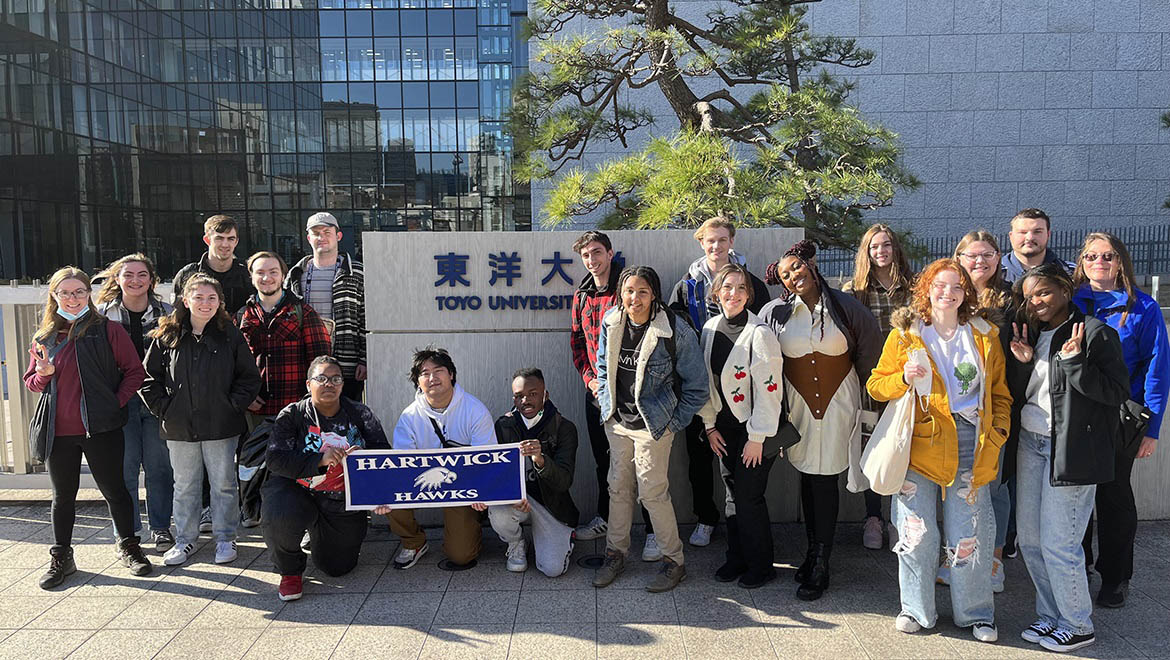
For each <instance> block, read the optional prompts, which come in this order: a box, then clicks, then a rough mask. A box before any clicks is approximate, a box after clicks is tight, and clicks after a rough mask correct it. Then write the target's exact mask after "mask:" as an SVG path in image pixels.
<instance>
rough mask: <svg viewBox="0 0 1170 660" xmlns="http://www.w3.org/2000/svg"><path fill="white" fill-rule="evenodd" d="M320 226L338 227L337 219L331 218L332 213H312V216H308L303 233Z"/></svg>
mask: <svg viewBox="0 0 1170 660" xmlns="http://www.w3.org/2000/svg"><path fill="white" fill-rule="evenodd" d="M322 225H325V226H327V227H339V226H340V225H338V224H337V218H335V217H333V214H332V213H325V212H324V211H322V212H321V213H314V214H313V215H311V216H309V220H308V221H307V222H306V223H305V231H308V230H310V229H312V228H313V227H320V226H322Z"/></svg>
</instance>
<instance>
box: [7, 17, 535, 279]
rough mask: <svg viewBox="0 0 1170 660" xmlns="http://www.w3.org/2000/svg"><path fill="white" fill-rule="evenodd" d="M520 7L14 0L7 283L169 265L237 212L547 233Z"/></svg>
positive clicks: (291, 243)
mask: <svg viewBox="0 0 1170 660" xmlns="http://www.w3.org/2000/svg"><path fill="white" fill-rule="evenodd" d="M526 9H527V4H526V2H525V1H524V0H0V11H2V13H0V277H2V278H4V279H12V278H20V277H30V278H40V279H44V278H45V276H46V275H47V274H49V273H50V272H52V270H53V269H55V268H56V267H58V266H60V265H62V264H67V263H72V264H76V265H79V266H81V267H83V268H85V269H86V270H90V271H93V270H95V269H96V268H98V267H100V266H101V265H102V264H105V263H108V262H109V261H111V260H113V259H115V258H117V257H118V256H120V255H122V254H125V253H127V252H132V251H135V250H143V251H145V252H146V253H147V254H148V255H150V256H152V257H154V258H155V259H156V260H157V262H158V265H159V269H160V271H161V273H162V274H163V275H164V276H168V275H170V274H171V273H173V272H174V271H175V270H176V269H178V268H179V267H180V266H182V265H183V264H184V263H187V262H189V261H192V260H193V259H195V258H196V257H197V256H198V254H199V253H200V252H201V251H202V249H203V245H202V243H201V241H200V240H199V236H200V235H201V233H202V221H203V219H205V218H206V217H207V216H208V215H211V214H214V213H228V214H230V215H232V216H234V217H235V218H236V219H237V220H238V221H239V222H240V223H241V225H242V228H243V229H242V236H241V249H240V250H239V252H238V254H240V255H246V254H247V253H250V252H251V251H253V250H258V249H276V250H277V251H278V252H280V253H281V254H282V255H284V256H285V257H286V258H292V257H295V256H297V255H299V254H302V253H304V252H305V249H306V247H307V246H306V243H305V239H304V220H305V218H307V217H308V216H309V215H311V214H312V213H315V212H317V211H320V210H329V211H330V212H332V213H333V214H334V215H336V216H337V217H338V219H339V220H340V222H341V225H342V230H343V232H344V233H345V239H344V241H343V243H344V245H343V247H345V248H346V249H349V250H351V251H352V250H360V233H361V231H362V230H402V231H406V230H424V231H426V230H432V231H447V230H517V229H529V228H530V227H531V202H530V196H529V193H528V189H527V187H526V186H523V185H520V184H517V183H515V182H514V181H513V176H512V159H511V140H510V138H509V136H508V135H507V132H506V126H505V122H504V119H505V113H506V111H507V109H508V106H509V104H510V99H511V90H512V83H513V81H514V80H515V79H516V77H517V76H518V75H520V74H521V73H523V72H524V70H525V69H526V68H527V62H528V53H527V47H526V45H525V44H524V43H523V42H522V41H520V40H519V39H518V35H519V34H520V30H521V22H522V21H523V19H524V16H525V12H526Z"/></svg>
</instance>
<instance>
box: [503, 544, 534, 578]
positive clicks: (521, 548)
mask: <svg viewBox="0 0 1170 660" xmlns="http://www.w3.org/2000/svg"><path fill="white" fill-rule="evenodd" d="M505 554H506V556H507V557H508V570H509V571H511V572H513V573H523V572H524V571H526V570H528V544H527V543H525V542H524V539H520V540H519V541H516V542H515V543H509V544H508V551H507V552H506V553H505Z"/></svg>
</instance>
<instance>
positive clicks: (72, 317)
mask: <svg viewBox="0 0 1170 660" xmlns="http://www.w3.org/2000/svg"><path fill="white" fill-rule="evenodd" d="M88 313H89V305H86V306H85V307H82V308H81V311H80V312H78V313H76V314H70V313H69V312H67V311H65V310H64V309H63V308H61V307H58V308H57V315H58V316H60V317H61V318H63V319H65V320H66V321H69V322H73V321H76V320H77V319H79V318H81V317H83V316H85V315H86V314H88Z"/></svg>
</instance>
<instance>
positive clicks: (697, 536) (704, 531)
mask: <svg viewBox="0 0 1170 660" xmlns="http://www.w3.org/2000/svg"><path fill="white" fill-rule="evenodd" d="M714 531H715V526H714V525H704V524H703V523H699V524H698V525H695V531H693V532H691V545H693V546H696V547H699V548H703V547H706V546H708V545H711V533H712V532H714Z"/></svg>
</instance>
